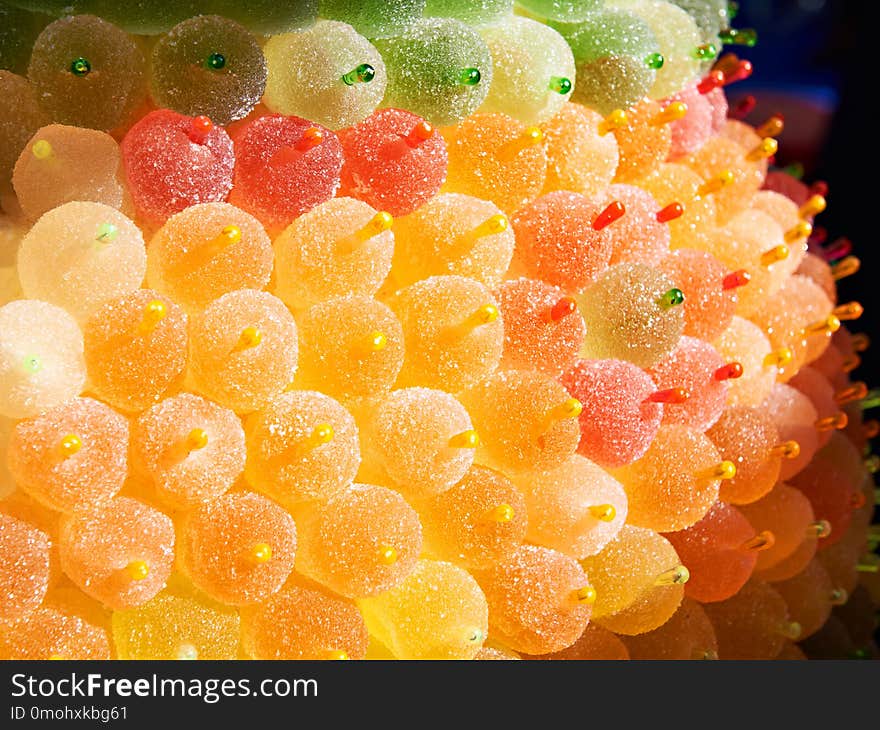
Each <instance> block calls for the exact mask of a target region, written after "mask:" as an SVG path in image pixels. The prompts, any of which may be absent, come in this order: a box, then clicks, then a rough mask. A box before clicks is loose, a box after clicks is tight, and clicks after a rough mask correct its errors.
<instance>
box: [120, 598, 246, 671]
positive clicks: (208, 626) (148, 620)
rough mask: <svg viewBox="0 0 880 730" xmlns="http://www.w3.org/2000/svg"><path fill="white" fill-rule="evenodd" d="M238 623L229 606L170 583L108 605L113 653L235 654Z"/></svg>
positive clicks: (219, 656) (205, 656)
mask: <svg viewBox="0 0 880 730" xmlns="http://www.w3.org/2000/svg"><path fill="white" fill-rule="evenodd" d="M239 624H240V620H239V616H238V612H237V611H236V610H235V609H233V608H230V607H228V606H223V605H222V604H219V603H216V602H214V601H212V600H210V599H209V598H208V597H207V596H204V595H203V594H201V593H198V592H196V591H194V590H193V589H192V588H186V589H181V588H180V587H178V586H175V587H173V588H169V589H166V590H164V591H162V592H161V593H159V594H158V595H157V596H154V597H153V598H152V600H150V601H148V602H147V603H144V604H142V605H140V606H137V607H135V608H128V609H125V610H122V611H114V612H113V618H112V626H113V645H114V648H115V649H116V657H117V658H118V659H186V660H193V659H236V658H237V657H238V646H239Z"/></svg>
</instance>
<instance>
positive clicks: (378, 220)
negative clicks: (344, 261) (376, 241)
mask: <svg viewBox="0 0 880 730" xmlns="http://www.w3.org/2000/svg"><path fill="white" fill-rule="evenodd" d="M393 225H394V217H393V216H392V215H391V213H386V212H385V211H384V210H380V211H379V212H378V213H376V215H374V216H373V217H372V218H370V220H369V221H368V222H367V224H366V225H365V226H364V227H363V228H361V229H359V230H358V231H357V232H356V233H355V234H354V236H355V238H356V239H357V240H358V241H359V242H360V243H363V242H364V241H369V240H370V239H371V238H372V237H373V236H378V235H379V234H380V233H384V232H385V231H388V230H390V229H391V226H393Z"/></svg>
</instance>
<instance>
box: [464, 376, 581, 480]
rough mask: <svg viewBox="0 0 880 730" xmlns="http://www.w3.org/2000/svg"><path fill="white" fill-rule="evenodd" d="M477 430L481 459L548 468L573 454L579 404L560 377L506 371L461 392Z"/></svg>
mask: <svg viewBox="0 0 880 730" xmlns="http://www.w3.org/2000/svg"><path fill="white" fill-rule="evenodd" d="M459 399H460V400H461V402H462V404H463V405H464V407H465V408H467V410H468V413H469V414H470V416H471V421H472V422H473V424H474V428H475V429H476V431H477V433H478V434H479V438H480V443H479V445H478V447H477V457H476V459H477V461H478V462H479V463H481V464H486V465H488V466H494V467H497V468H498V469H500V470H501V471H505V472H514V473H515V472H522V471H544V470H546V469H552V468H553V467H555V466H558V465H559V464H561V463H562V462H563V461H565V460H566V459H567V458H568V457H569V456H571V455H572V454H573V453H574V452H575V449H576V448H577V445H578V441H579V439H580V429H579V428H578V422H577V417H578V415H579V414H580V412H581V408H582V406H581V404H580V402H579V401H577V400H576V399H574V398H572V397H571V396H570V395H569V393H568V391H566V390H565V388H564V387H563V386H562V385H560V384H559V383H558V382H557V381H555V380H553V379H551V378H549V377H547V376H546V375H541V374H540V373H534V372H529V371H523V370H502V371H498V372H497V373H494V374H493V375H491V376H489V377H487V378H485V379H484V380H482V381H480V382H479V383H477V384H476V385H474V386H472V387H471V388H469V389H468V390H466V391H463V392H462V393H461V394H459Z"/></svg>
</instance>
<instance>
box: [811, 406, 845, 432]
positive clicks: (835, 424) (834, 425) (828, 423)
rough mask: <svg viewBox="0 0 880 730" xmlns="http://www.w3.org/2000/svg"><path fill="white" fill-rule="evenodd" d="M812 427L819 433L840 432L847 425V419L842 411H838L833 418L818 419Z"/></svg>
mask: <svg viewBox="0 0 880 730" xmlns="http://www.w3.org/2000/svg"><path fill="white" fill-rule="evenodd" d="M813 425H814V427H815V428H816V430H817V431H819V432H820V433H824V432H826V431H842V430H843V429H845V428H846V427H847V425H849V417H848V416H847V415H846V413H844V412H843V411H838V412H837V413H835V414H834V415H833V416H826V417H825V418H820V419H819V420H818V421H816V423H815V424H813Z"/></svg>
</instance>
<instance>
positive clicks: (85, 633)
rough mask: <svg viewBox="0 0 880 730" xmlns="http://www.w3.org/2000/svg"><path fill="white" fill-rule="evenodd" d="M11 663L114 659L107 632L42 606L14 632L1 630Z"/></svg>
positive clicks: (1, 647) (0, 644) (2, 650)
mask: <svg viewBox="0 0 880 730" xmlns="http://www.w3.org/2000/svg"><path fill="white" fill-rule="evenodd" d="M0 654H2V656H3V657H5V658H7V659H44V660H45V659H110V643H109V641H108V638H107V634H106V632H105V631H104V630H103V629H102V628H100V627H98V626H94V625H93V624H91V623H89V622H88V621H85V620H83V619H81V618H80V617H79V616H76V615H73V614H69V613H65V612H63V611H60V610H58V609H55V608H50V607H48V606H41V607H40V608H38V609H37V610H36V611H34V612H33V613H32V614H31V615H30V616H28V617H27V618H26V619H24V620H22V621H18V622H16V623H15V624H13V625H12V626H11V627H10V628H7V627H6V626H0Z"/></svg>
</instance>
